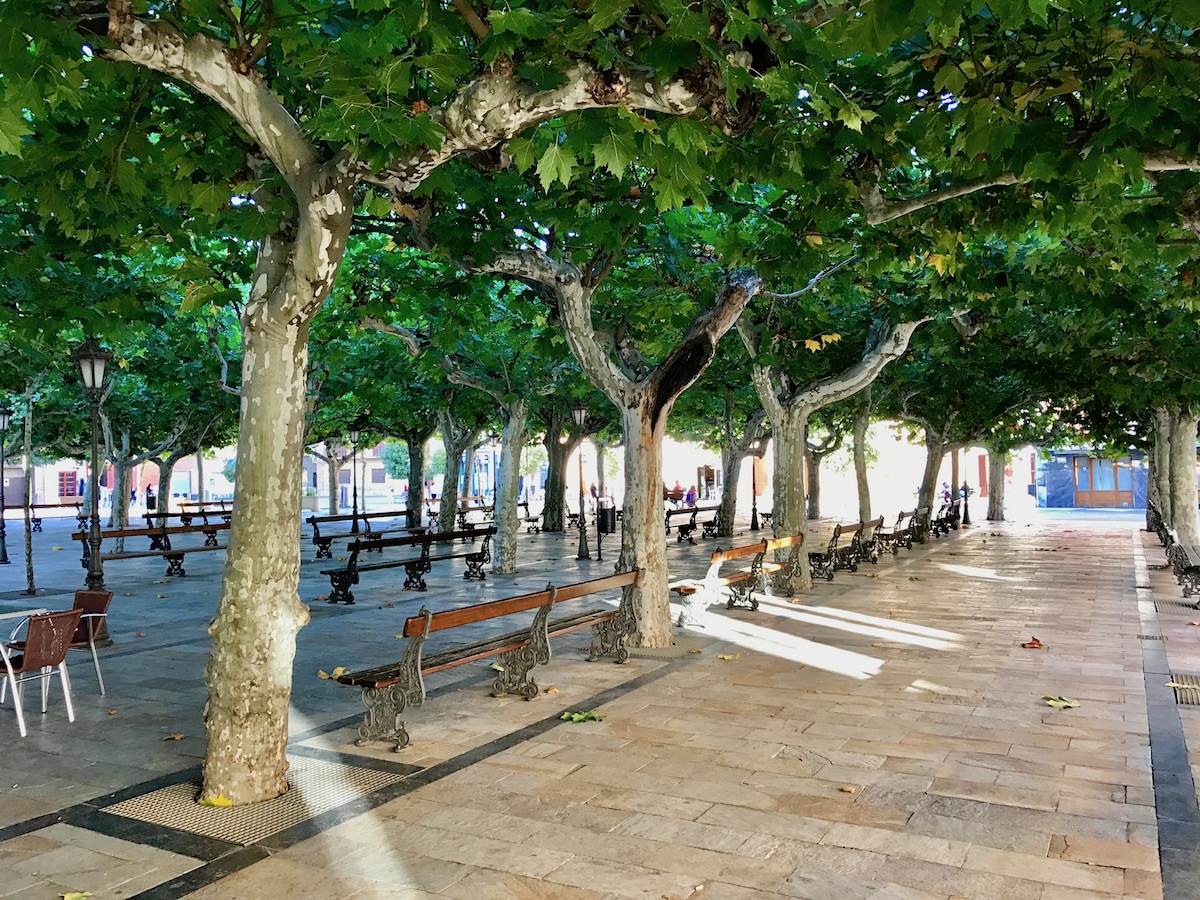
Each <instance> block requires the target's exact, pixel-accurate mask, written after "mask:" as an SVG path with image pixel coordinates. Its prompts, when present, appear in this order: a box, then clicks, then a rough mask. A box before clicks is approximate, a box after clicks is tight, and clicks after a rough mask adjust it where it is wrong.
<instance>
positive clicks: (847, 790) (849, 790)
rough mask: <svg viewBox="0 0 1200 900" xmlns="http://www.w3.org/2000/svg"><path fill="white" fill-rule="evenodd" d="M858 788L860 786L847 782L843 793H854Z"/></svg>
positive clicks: (843, 787)
mask: <svg viewBox="0 0 1200 900" xmlns="http://www.w3.org/2000/svg"><path fill="white" fill-rule="evenodd" d="M857 790H858V788H856V787H853V786H852V785H849V784H846V785H843V786H842V793H843V794H853V793H854V792H855V791H857Z"/></svg>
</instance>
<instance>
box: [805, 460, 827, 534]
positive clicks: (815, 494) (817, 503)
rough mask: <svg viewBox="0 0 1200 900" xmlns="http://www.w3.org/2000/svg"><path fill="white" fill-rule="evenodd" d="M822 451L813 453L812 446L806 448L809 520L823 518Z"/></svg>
mask: <svg viewBox="0 0 1200 900" xmlns="http://www.w3.org/2000/svg"><path fill="white" fill-rule="evenodd" d="M822 458H823V456H822V454H820V453H813V452H812V449H811V448H805V450H804V466H805V470H806V471H807V473H808V496H807V500H808V510H807V515H808V518H809V520H810V521H811V520H813V519H819V518H821V460H822Z"/></svg>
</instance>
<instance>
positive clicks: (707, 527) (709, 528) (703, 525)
mask: <svg viewBox="0 0 1200 900" xmlns="http://www.w3.org/2000/svg"><path fill="white" fill-rule="evenodd" d="M695 509H696V513H697V514H699V513H707V512H711V513H712V517H711V518H709V519H708V521H706V522H700V523H698V524H699V525H700V533H701V535H702V536H704V537H706V538H710V537H716V536H717V530H718V529H719V528H720V527H721V504H719V503H718V504H717V505H716V506H697V507H696V508H695Z"/></svg>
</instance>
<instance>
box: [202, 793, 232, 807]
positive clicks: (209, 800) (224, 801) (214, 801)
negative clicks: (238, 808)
mask: <svg viewBox="0 0 1200 900" xmlns="http://www.w3.org/2000/svg"><path fill="white" fill-rule="evenodd" d="M199 803H200V805H201V806H217V807H222V808H224V807H229V806H233V801H232V800H230V799H229V798H228V797H226V796H225V795H224V794H217V796H215V797H204V798H203V799H201V800H200V801H199Z"/></svg>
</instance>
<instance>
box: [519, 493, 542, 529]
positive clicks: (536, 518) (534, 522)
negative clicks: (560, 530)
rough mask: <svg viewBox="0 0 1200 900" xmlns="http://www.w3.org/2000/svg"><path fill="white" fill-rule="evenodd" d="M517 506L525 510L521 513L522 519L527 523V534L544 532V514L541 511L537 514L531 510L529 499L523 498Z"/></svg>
mask: <svg viewBox="0 0 1200 900" xmlns="http://www.w3.org/2000/svg"><path fill="white" fill-rule="evenodd" d="M517 506H518V507H520V508H521V509H523V510H525V511H524V512H523V513H522V514H521V521H522V522H524V523H525V531H526V533H527V534H541V533H542V514H541V513H537V514H534V513H531V512H530V511H529V501H528V500H522V501H521V502H520V503H518V504H517Z"/></svg>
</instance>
